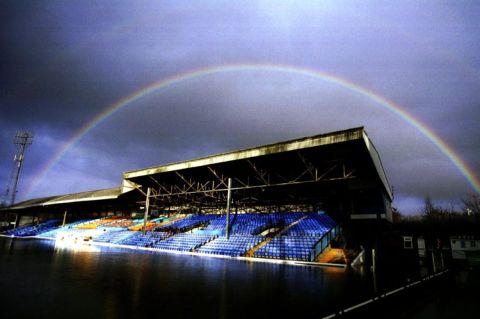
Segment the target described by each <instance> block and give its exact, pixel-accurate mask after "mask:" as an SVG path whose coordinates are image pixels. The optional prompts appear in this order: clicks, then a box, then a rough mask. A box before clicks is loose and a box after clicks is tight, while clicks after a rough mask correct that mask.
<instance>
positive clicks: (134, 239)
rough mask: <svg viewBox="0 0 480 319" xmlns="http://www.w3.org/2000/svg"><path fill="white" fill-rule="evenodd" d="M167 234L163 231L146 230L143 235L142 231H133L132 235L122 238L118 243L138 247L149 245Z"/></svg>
mask: <svg viewBox="0 0 480 319" xmlns="http://www.w3.org/2000/svg"><path fill="white" fill-rule="evenodd" d="M168 236H169V234H168V233H164V232H147V233H146V234H145V235H144V234H143V233H142V232H133V235H132V236H130V237H127V238H125V239H122V240H121V241H119V242H118V243H119V244H122V245H130V246H138V247H151V246H153V245H154V244H155V243H157V242H158V241H160V240H162V239H165V238H167V237H168Z"/></svg>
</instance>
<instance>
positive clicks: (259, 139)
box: [0, 0, 480, 212]
mask: <svg viewBox="0 0 480 319" xmlns="http://www.w3.org/2000/svg"><path fill="white" fill-rule="evenodd" d="M479 13H480V4H477V3H473V2H472V3H457V2H454V1H447V2H442V3H438V2H437V1H434V2H422V3H419V2H417V1H412V2H410V1H403V2H402V3H401V4H400V3H399V4H393V3H388V4H385V5H382V4H379V3H378V2H367V3H362V5H359V4H356V3H355V2H346V3H345V2H342V3H339V2H336V1H331V2H325V3H322V5H319V4H316V3H312V2H307V1H305V2H302V1H300V2H299V1H282V2H280V3H279V2H277V1H258V2H254V3H251V4H250V5H245V4H244V3H237V2H232V1H229V2H217V1H212V2H202V3H198V4H195V3H191V2H185V3H184V2H175V3H158V2H151V1H136V2H135V4H132V3H131V2H127V1H108V0H107V1H101V2H96V1H82V2H64V1H21V2H19V1H2V3H1V4H0V21H1V22H0V23H1V28H0V45H1V47H2V50H1V51H0V74H1V75H0V108H1V116H0V125H1V127H2V130H1V131H0V133H1V134H0V137H1V138H2V141H4V142H3V143H2V145H10V146H9V147H3V148H2V149H1V150H0V156H1V158H0V178H1V181H2V183H3V181H5V184H6V180H8V175H9V172H10V166H11V157H12V155H13V152H14V149H13V146H12V145H11V144H10V143H11V142H10V141H11V139H12V137H13V135H14V133H15V132H16V131H17V130H32V131H35V133H36V137H35V142H34V144H33V145H32V146H31V147H30V148H29V150H28V152H29V153H28V157H27V162H26V165H25V170H24V172H23V174H24V175H23V180H22V184H21V185H24V187H27V186H28V185H30V184H31V183H32V182H33V181H34V180H35V176H37V175H38V174H39V173H40V172H42V169H43V168H44V167H45V165H46V164H47V163H48V162H49V160H50V159H51V158H52V156H54V155H55V154H56V152H58V150H60V149H61V148H62V147H63V146H64V145H65V143H66V142H68V140H69V139H70V138H71V137H72V136H73V135H74V134H75V132H77V131H78V130H79V129H80V128H82V127H83V125H84V124H85V123H87V122H89V121H90V120H91V119H93V118H94V117H95V116H97V115H98V114H100V112H102V111H103V110H105V108H106V107H107V106H108V105H112V103H114V102H115V101H118V100H120V99H121V98H123V97H125V96H127V95H129V94H131V93H133V92H135V91H137V90H139V89H140V88H142V87H145V86H146V85H148V84H149V83H153V82H154V81H158V80H160V79H163V78H166V77H168V76H171V75H174V74H178V73H182V72H185V71H187V70H191V69H197V68H202V67H205V66H209V65H219V64H231V63H241V62H251V63H269V64H290V65H296V66H301V67H305V68H311V69H315V70H320V71H323V72H326V73H330V74H333V75H336V76H339V77H342V78H344V79H347V80H349V81H352V82H354V83H356V84H358V85H361V86H363V87H364V88H366V89H368V90H372V91H374V92H376V93H377V94H379V95H381V96H384V97H385V98H387V99H389V100H391V101H392V102H394V103H396V104H397V105H399V106H401V107H402V108H403V109H404V110H405V111H407V112H409V113H410V114H411V115H412V116H414V117H416V118H417V119H419V120H420V121H421V122H423V123H425V124H426V125H427V126H428V127H430V128H432V129H433V130H434V131H435V132H436V133H437V134H438V135H439V136H440V137H441V138H442V139H444V140H445V141H446V142H447V143H448V144H449V145H450V146H451V147H452V148H453V149H454V150H455V151H456V152H457V154H458V155H459V156H460V157H461V158H463V159H464V160H465V161H466V162H467V163H468V164H469V165H470V167H471V168H472V169H473V170H474V171H475V172H476V174H478V172H480V162H479V156H478V146H479V144H480V141H479V136H480V126H479V125H477V123H476V122H477V121H478V118H479V114H478V112H479V108H478V101H479V98H480V96H479V95H480V92H479V91H478V89H477V88H478V83H479V81H480V59H479V58H478V51H479V49H480V34H479V33H478V32H476V30H478V26H479V25H478V23H479V22H478V19H477V16H478V14H479ZM359 125H365V126H366V129H367V132H368V134H369V135H370V136H371V138H372V139H373V141H374V143H375V145H376V146H377V149H378V150H379V151H380V154H381V156H382V159H383V163H384V165H385V167H386V170H387V174H388V176H389V179H390V182H391V184H392V185H394V187H395V192H396V202H395V203H396V205H397V206H399V208H400V209H402V208H404V209H405V211H408V212H414V211H415V210H417V211H418V209H419V207H421V203H422V200H423V198H424V197H425V196H426V195H430V196H432V198H433V199H434V200H437V201H439V202H442V203H449V202H455V203H458V198H460V197H461V196H463V195H464V194H465V193H467V192H469V191H471V188H470V186H469V184H468V182H467V181H466V179H465V178H464V177H463V176H462V175H461V173H460V172H459V171H458V169H457V168H456V167H455V166H454V165H453V164H452V162H451V161H450V160H449V159H448V158H447V157H446V156H445V155H444V154H442V153H441V152H440V151H439V150H438V148H436V147H435V146H434V145H433V144H432V143H431V141H429V140H428V139H426V138H425V136H423V135H422V134H420V133H419V132H418V131H417V130H416V129H415V128H414V127H412V126H411V125H410V124H408V123H406V122H405V121H403V120H401V119H400V118H399V117H398V116H397V115H395V114H393V113H392V112H390V111H388V110H386V109H385V108H382V107H381V106H380V105H378V104H375V103H374V102H372V101H371V100H369V99H368V97H366V96H361V95H359V94H356V93H353V92H351V91H349V90H348V89H346V88H345V87H340V86H338V85H334V84H331V83H327V82H325V81H322V80H320V79H312V78H306V77H304V76H301V75H298V74H297V75H294V74H283V73H280V72H256V73H255V72H235V73H229V74H217V75H211V76H206V77H202V78H196V79H192V80H189V81H184V82H182V83H178V84H177V85H174V86H172V87H170V88H167V89H165V90H160V91H158V92H155V93H154V94H151V95H149V96H147V97H145V98H143V99H141V100H139V101H136V102H135V103H132V104H131V105H129V106H127V107H126V108H124V109H123V110H121V111H119V112H118V113H116V114H115V115H113V116H111V117H110V118H109V119H108V120H107V121H105V122H103V123H102V124H100V125H99V126H98V127H96V128H95V129H93V130H91V131H90V132H89V134H87V135H86V136H85V137H84V138H83V139H82V140H81V141H80V142H79V143H77V144H76V145H75V147H74V148H72V149H71V150H70V151H68V152H67V153H66V154H65V156H64V157H63V158H62V160H61V161H60V162H59V163H58V164H57V165H55V166H54V167H53V168H52V170H51V171H50V172H49V174H48V175H47V176H46V178H45V179H44V180H43V181H41V182H40V184H39V186H38V187H36V189H32V193H31V194H32V195H36V196H37V195H38V196H40V195H46V194H51V193H59V192H60V193H62V192H70V191H71V192H73V191H79V190H85V189H91V188H96V187H108V186H115V185H118V183H119V182H120V178H121V172H122V171H123V170H128V169H135V168H140V167H143V166H149V165H156V164H159V163H165V162H170V161H176V160H182V159H187V158H191V157H195V156H202V155H208V154H211V153H214V152H222V151H226V150H233V149H237V148H243V147H251V146H256V145H259V144H262V143H270V142H277V141H280V140H284V139H290V138H297V137H300V136H306V135H313V134H318V133H322V132H328V131H331V130H337V129H344V128H347V127H352V126H359ZM92 172H93V173H92ZM67 175H68V176H69V178H68V179H65V178H64V176H67Z"/></svg>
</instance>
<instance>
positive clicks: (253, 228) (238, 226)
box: [224, 214, 272, 235]
mask: <svg viewBox="0 0 480 319" xmlns="http://www.w3.org/2000/svg"><path fill="white" fill-rule="evenodd" d="M224 227H225V225H224ZM269 227H272V219H271V218H270V216H269V215H263V214H241V215H237V216H234V217H233V220H232V234H238V235H255V234H258V233H260V232H261V231H262V230H264V229H266V228H269Z"/></svg>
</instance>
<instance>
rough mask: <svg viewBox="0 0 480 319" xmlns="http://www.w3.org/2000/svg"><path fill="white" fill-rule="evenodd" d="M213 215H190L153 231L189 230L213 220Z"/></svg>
mask: <svg viewBox="0 0 480 319" xmlns="http://www.w3.org/2000/svg"><path fill="white" fill-rule="evenodd" d="M214 217H215V216H214V215H191V216H188V217H186V218H183V219H180V220H177V221H174V222H173V223H170V224H167V225H163V226H159V227H157V228H155V230H160V231H161V230H166V229H175V230H180V231H182V230H189V229H192V228H194V227H197V226H200V225H202V224H204V223H206V222H208V221H210V220H211V219H213V218H214Z"/></svg>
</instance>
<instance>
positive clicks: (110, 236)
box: [93, 230, 134, 244]
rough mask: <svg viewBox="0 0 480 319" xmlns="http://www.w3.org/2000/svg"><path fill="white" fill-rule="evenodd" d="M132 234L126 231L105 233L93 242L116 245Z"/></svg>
mask: <svg viewBox="0 0 480 319" xmlns="http://www.w3.org/2000/svg"><path fill="white" fill-rule="evenodd" d="M133 234H134V233H133V232H131V231H128V230H122V231H106V232H103V233H102V234H100V235H99V236H96V237H94V238H93V240H94V241H96V242H101V243H112V244H117V243H119V242H121V241H122V240H124V239H126V238H127V237H130V236H132V235H133Z"/></svg>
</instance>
